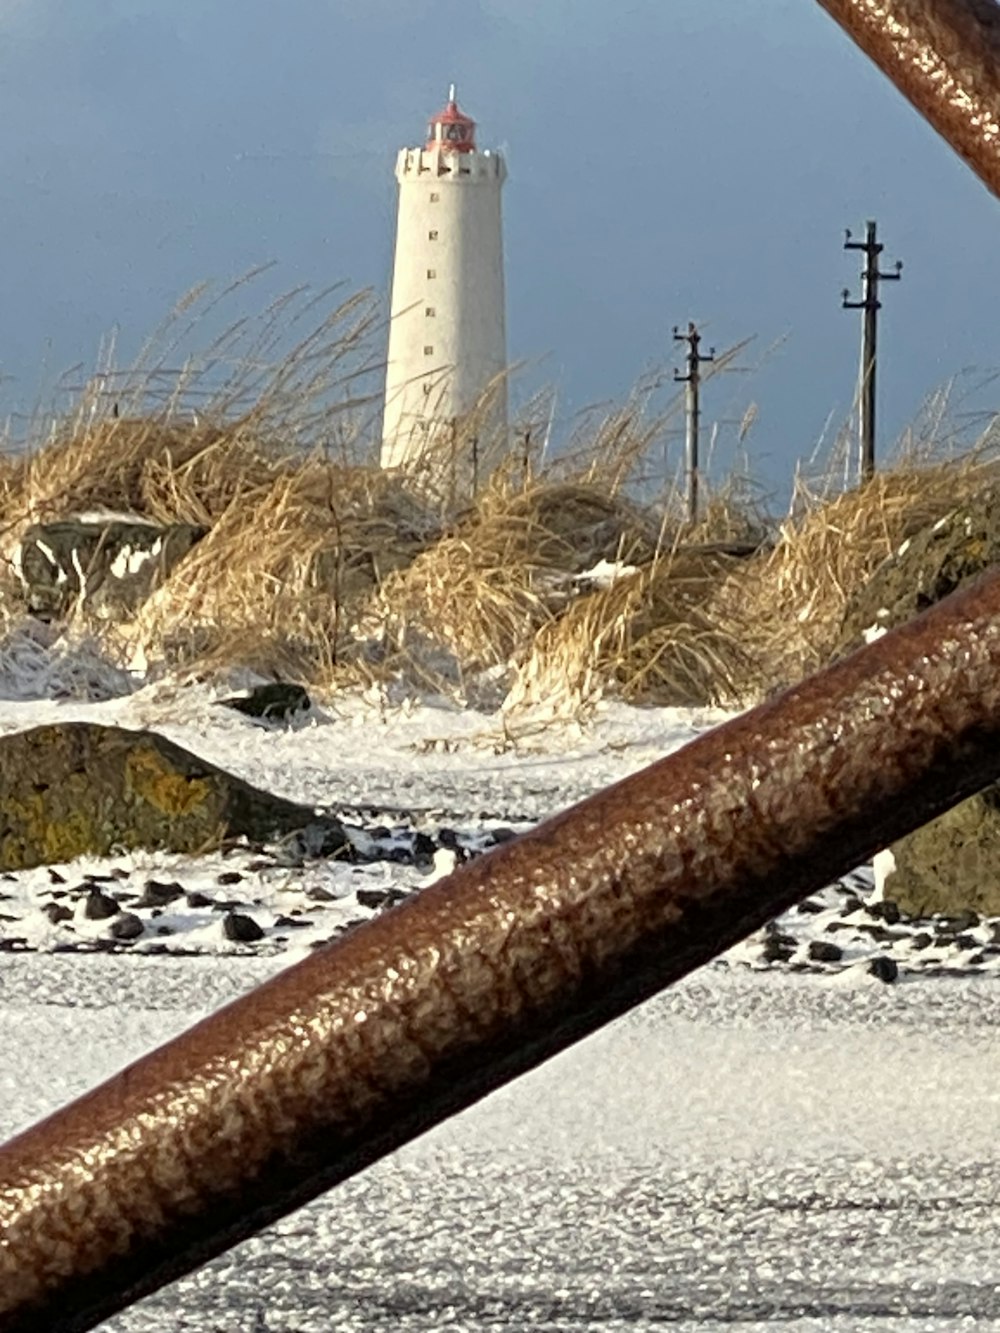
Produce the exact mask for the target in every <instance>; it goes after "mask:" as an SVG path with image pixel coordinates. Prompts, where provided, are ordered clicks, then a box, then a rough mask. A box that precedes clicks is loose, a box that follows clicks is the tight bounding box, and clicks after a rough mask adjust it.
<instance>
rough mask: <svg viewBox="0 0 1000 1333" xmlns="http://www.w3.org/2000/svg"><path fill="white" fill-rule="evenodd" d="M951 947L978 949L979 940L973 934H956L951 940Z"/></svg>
mask: <svg viewBox="0 0 1000 1333" xmlns="http://www.w3.org/2000/svg"><path fill="white" fill-rule="evenodd" d="M951 947H952V948H953V949H978V948H979V941H978V940H977V939H976V937H975V936H974V935H956V936H955V938H954V939H953V940H952V942H951Z"/></svg>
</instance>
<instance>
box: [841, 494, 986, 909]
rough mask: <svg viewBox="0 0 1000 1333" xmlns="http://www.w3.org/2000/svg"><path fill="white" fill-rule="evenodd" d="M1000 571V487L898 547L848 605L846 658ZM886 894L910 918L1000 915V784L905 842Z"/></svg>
mask: <svg viewBox="0 0 1000 1333" xmlns="http://www.w3.org/2000/svg"><path fill="white" fill-rule="evenodd" d="M997 561H1000V486H997V485H993V486H987V487H984V489H983V490H982V491H980V492H979V493H978V494H977V495H974V496H970V497H969V498H968V499H966V500H963V501H962V503H961V504H959V505H957V506H956V507H955V509H953V510H952V512H951V513H950V514H948V515H947V516H946V517H945V518H942V519H939V520H938V521H937V522H936V523H934V524H932V525H931V526H929V527H927V528H925V529H924V530H923V531H922V532H919V533H917V535H916V536H914V537H912V538H910V540H909V541H906V542H904V543H903V544H902V546H900V548H899V550H898V551H896V552H895V553H894V554H893V555H891V556H890V557H889V558H888V559H887V560H884V561H883V562H882V564H881V565H880V566H879V567H878V569H877V570H876V571H875V573H874V574H873V576H872V577H871V579H870V580H869V581H868V583H867V584H866V585H865V586H864V587H863V588H861V589H859V591H858V592H857V593H856V594H855V595H854V597H853V598H852V599H851V601H850V602H849V603H848V607H847V611H846V613H845V616H844V621H843V624H842V627H841V635H840V642H839V645H838V649H837V654H836V655H838V656H840V655H843V654H844V653H846V652H849V651H851V650H852V649H854V648H857V647H859V646H860V645H861V644H862V643H864V642H865V641H866V640H867V639H871V638H872V637H874V636H875V635H877V634H878V633H880V632H881V631H883V630H888V629H894V628H895V627H896V626H897V625H901V624H904V623H905V622H906V621H908V620H911V619H912V618H913V617H914V616H915V615H918V614H919V613H920V612H921V611H923V610H925V609H926V608H927V607H929V606H932V605H933V604H934V603H935V602H937V601H939V600H940V599H941V598H942V597H946V596H948V594H949V593H952V592H955V591H956V590H957V589H958V588H961V587H963V586H964V585H965V584H967V583H969V582H971V580H973V579H974V578H976V577H978V575H980V574H981V573H983V571H984V570H986V569H987V568H988V567H989V566H990V565H992V564H995V563H997ZM890 850H891V852H892V857H893V860H894V861H895V869H894V870H892V871H890V873H889V875H888V876H887V878H886V881H885V888H884V893H885V896H886V898H889V899H891V900H892V901H893V902H894V903H895V904H896V905H897V906H898V907H899V908H900V909H901V910H902V911H903V912H904V913H906V914H908V915H911V916H929V915H932V914H933V913H946V914H951V915H954V914H956V913H958V912H961V911H963V910H964V909H966V908H976V909H977V910H979V911H981V912H984V913H986V914H988V915H997V914H1000V784H997V785H994V786H991V787H989V788H987V789H986V791H984V792H981V793H980V794H979V795H978V796H973V797H971V798H970V799H969V800H967V801H963V802H962V804H961V805H959V806H956V808H955V809H953V810H951V811H949V812H948V813H947V814H945V815H942V816H941V817H940V818H939V819H935V820H933V821H932V822H931V823H930V824H927V825H925V826H924V827H923V828H920V829H918V830H917V831H916V832H915V833H912V834H910V835H909V837H906V838H902V839H901V840H900V841H899V842H897V843H894V844H893V845H892V847H891V848H890Z"/></svg>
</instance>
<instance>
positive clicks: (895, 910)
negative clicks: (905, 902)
mask: <svg viewBox="0 0 1000 1333" xmlns="http://www.w3.org/2000/svg"><path fill="white" fill-rule="evenodd" d="M868 915H869V916H876V917H880V918H881V920H883V921H884V922H885V923H886V925H888V926H894V925H896V923H897V922H898V921H900V920H901V919H902V915H903V914H902V912H900V910H899V906H898V904H896V903H894V902H893V901H892V899H891V898H885V899H883V900H882V902H880V903H869V904H868Z"/></svg>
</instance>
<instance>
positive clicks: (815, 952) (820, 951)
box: [809, 940, 844, 963]
mask: <svg viewBox="0 0 1000 1333" xmlns="http://www.w3.org/2000/svg"><path fill="white" fill-rule="evenodd" d="M843 956H844V951H843V949H841V948H839V947H838V946H837V945H836V944H831V943H830V942H829V940H810V942H809V957H810V959H811V960H812V962H814V963H839V962H840V960H841V959H842V958H843Z"/></svg>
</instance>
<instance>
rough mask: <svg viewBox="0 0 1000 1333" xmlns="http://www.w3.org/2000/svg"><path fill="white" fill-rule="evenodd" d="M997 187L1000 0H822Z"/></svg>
mask: <svg viewBox="0 0 1000 1333" xmlns="http://www.w3.org/2000/svg"><path fill="white" fill-rule="evenodd" d="M819 3H820V4H821V5H822V6H823V8H824V9H825V10H826V11H827V13H829V14H830V15H831V16H832V17H833V18H834V19H836V21H837V22H838V23H839V24H840V25H841V27H843V28H844V29H846V31H847V32H848V33H849V34H850V35H851V37H853V38H854V40H855V41H856V42H857V44H858V45H859V46H860V47H861V49H862V50H863V51H864V52H865V53H866V54H867V55H869V56H870V57H871V58H872V60H874V61H875V63H876V64H877V65H878V66H879V68H880V69H881V70H882V71H883V72H884V73H885V74H887V75H888V76H889V78H890V79H891V80H892V81H893V83H894V84H895V85H896V87H897V88H898V89H899V90H900V92H901V93H903V95H904V96H905V97H907V98H909V100H910V101H911V102H912V103H913V105H914V106H915V107H916V108H917V110H918V111H919V112H921V114H922V115H923V116H925V117H926V118H927V120H928V121H930V123H931V125H933V126H934V128H935V129H936V130H937V131H938V133H939V134H941V135H943V136H944V138H945V139H946V140H947V141H948V143H950V144H951V146H952V148H954V149H955V151H956V152H957V153H958V154H959V155H960V156H961V157H963V158H964V159H965V161H966V162H967V163H968V164H969V166H970V167H972V169H973V171H975V172H976V174H977V175H978V176H979V177H980V178H981V179H982V180H983V181H984V182H985V184H986V185H988V186H989V188H990V189H991V190H992V191H993V193H994V194H1000V6H998V5H997V4H996V3H995V0H819Z"/></svg>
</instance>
